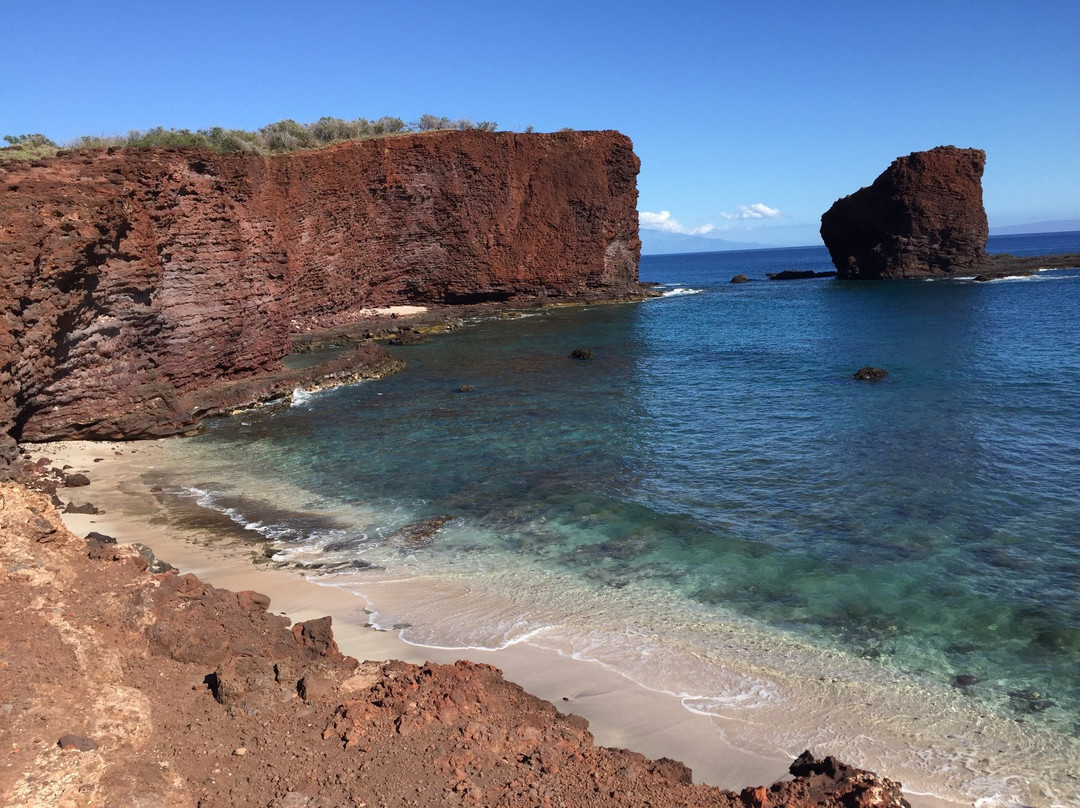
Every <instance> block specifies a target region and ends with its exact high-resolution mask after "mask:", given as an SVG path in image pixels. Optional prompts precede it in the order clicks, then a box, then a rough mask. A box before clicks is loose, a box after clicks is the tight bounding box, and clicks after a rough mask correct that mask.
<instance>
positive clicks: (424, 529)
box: [387, 516, 455, 544]
mask: <svg viewBox="0 0 1080 808" xmlns="http://www.w3.org/2000/svg"><path fill="white" fill-rule="evenodd" d="M454 519H455V517H453V516H433V517H431V518H430V519H424V520H423V521H422V522H415V523H413V524H411V525H409V526H407V527H403V528H402V529H401V530H398V531H395V532H394V533H392V534H390V536H389V537H388V538H387V541H389V542H398V543H402V544H421V543H424V544H426V543H428V542H430V541H431V539H432V537H434V535H435V534H436V533H438V532H439V528H441V527H442V526H443V525H445V524H446V523H447V522H451V521H453V520H454Z"/></svg>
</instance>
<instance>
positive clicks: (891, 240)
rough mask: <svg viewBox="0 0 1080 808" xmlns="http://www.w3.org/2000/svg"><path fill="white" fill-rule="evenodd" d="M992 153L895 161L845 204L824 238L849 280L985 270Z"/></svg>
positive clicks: (944, 151)
mask: <svg viewBox="0 0 1080 808" xmlns="http://www.w3.org/2000/svg"><path fill="white" fill-rule="evenodd" d="M985 165H986V154H985V153H984V152H983V151H982V150H981V149H958V148H956V147H954V146H939V147H938V148H936V149H931V150H930V151H925V152H914V153H912V154H909V155H908V156H907V157H900V158H898V159H897V160H895V161H893V163H892V165H890V166H889V167H888V168H887V169H886V170H885V172H884V173H882V174H881V176H879V177H878V178H877V179H876V180H874V183H873V185H871V186H869V187H868V188H861V189H859V190H858V191H856V192H855V193H853V194H851V195H850V196H845V197H844V198H843V199H840V200H837V201H836V202H835V203H834V204H833V206H832V207H831V208H829V210H828V211H827V212H826V213H825V214H824V215H823V216H822V217H821V238H822V240H823V241H824V242H825V246H826V247H828V249H829V254H830V255H831V256H832V261H833V264H834V265H835V266H836V270H837V273H838V274H839V276H840V277H841V278H854V279H875V278H925V277H932V276H935V275H949V274H952V273H956V272H965V273H967V272H971V271H973V270H978V269H979V268H981V267H982V266H984V265H985V264H986V263H987V260H988V259H987V255H986V239H987V236H988V235H989V229H988V227H987V222H986V211H985V209H984V208H983V201H982V174H983V168H984V166H985Z"/></svg>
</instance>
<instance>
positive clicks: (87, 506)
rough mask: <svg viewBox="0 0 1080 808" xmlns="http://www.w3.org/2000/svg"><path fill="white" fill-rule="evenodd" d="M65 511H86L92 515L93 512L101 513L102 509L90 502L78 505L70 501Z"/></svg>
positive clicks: (85, 512)
mask: <svg viewBox="0 0 1080 808" xmlns="http://www.w3.org/2000/svg"><path fill="white" fill-rule="evenodd" d="M64 513H84V514H90V515H91V516H92V515H93V514H96V513H101V511H99V510H98V509H97V508H96V507H95V506H93V505H91V504H90V503H89V502H84V503H83V504H82V505H76V504H75V503H74V502H69V503H68V504H67V507H65V508H64Z"/></svg>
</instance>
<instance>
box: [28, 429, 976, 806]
mask: <svg viewBox="0 0 1080 808" xmlns="http://www.w3.org/2000/svg"><path fill="white" fill-rule="evenodd" d="M29 449H30V456H31V457H32V458H34V459H37V458H38V457H42V456H45V457H49V458H51V459H52V460H53V461H54V464H56V465H58V466H70V467H71V470H72V471H82V472H85V473H86V474H87V475H88V476H89V477H90V480H91V484H90V485H88V486H84V487H80V488H74V489H61V492H60V493H61V498H62V499H64V500H65V501H67V500H70V501H72V502H74V503H76V504H82V503H85V502H90V503H93V504H94V505H95V506H96V507H97V508H98V509H99V510H100V511H101V513H98V514H93V515H88V514H76V513H67V514H63V518H64V521H65V524H66V525H67V526H68V527H69V528H70V529H71V530H72V531H73V532H75V533H76V534H78V535H86V533H88V532H90V531H98V532H101V533H105V534H107V535H110V536H114V537H115V538H116V539H117V540H118V541H120V542H141V543H143V544H146V545H148V546H149V547H151V548H152V549H153V551H154V553H155V554H156V555H157V556H158V557H159V558H160V559H162V560H164V561H167V562H168V563H170V564H172V565H174V566H176V567H178V568H179V569H180V570H181V571H183V572H192V573H195V574H196V575H198V576H199V577H200V578H202V579H203V580H205V581H207V582H209V583H212V584H214V585H216V586H220V587H225V588H228V589H232V590H237V591H240V590H249V589H252V590H256V591H259V592H262V593H264V594H266V595H268V596H269V597H270V598H271V610H272V611H274V612H277V613H281V614H285V615H287V616H288V617H289V618H290V619H292V620H293V621H302V620H307V619H311V618H316V617H321V616H323V615H326V614H329V615H332V616H333V618H334V634H335V637H336V639H337V641H338V643H339V645H340V647H341V649H342V651H343V652H344V653H346V654H348V655H350V656H354V657H356V658H357V659H360V660H387V659H401V660H404V661H408V662H415V663H422V662H425V661H431V662H440V663H451V662H454V661H456V660H457V659H459V658H461V657H462V656H463V654H462V652H460V651H457V650H453V649H450V650H447V649H437V648H427V647H418V646H415V645H410V644H409V643H406V642H404V641H403V640H401V639H400V638H399V637H398V636H397V634H396V633H395V632H390V631H378V630H375V629H373V628H371V627H370V625H369V624H368V611H367V607H368V603H367V601H366V600H365V599H364V598H363V597H362V596H358V595H356V594H352V593H350V592H349V591H346V590H344V589H341V588H338V587H332V586H323V585H319V584H316V583H314V582H313V581H309V580H307V578H306V575H305V573H303V572H300V571H296V570H289V569H282V568H275V567H273V566H270V565H266V564H261V565H257V564H255V563H253V556H255V555H257V552H255V548H253V547H252V546H241V545H238V544H235V543H233V542H230V541H222V540H220V539H215V537H214V536H213V534H212V531H194V532H193V531H191V530H190V529H184V530H181V529H179V528H177V527H176V526H175V525H173V524H171V523H170V521H169V519H168V518H167V516H166V514H165V509H164V508H163V507H162V505H161V503H160V501H159V499H158V497H157V496H156V495H155V494H154V493H152V492H151V490H150V486H149V485H148V484H147V483H146V482H145V480H143V479H142V476H143V475H144V474H145V472H146V471H148V470H152V469H155V468H160V467H161V464H163V463H167V462H168V458H167V457H166V452H165V446H164V442H161V441H158V442H138V443H132V442H122V443H121V442H117V443H112V442H80V441H72V442H63V443H52V444H39V445H35V446H31V447H29ZM468 657H469V658H470V659H472V660H473V661H474V662H484V663H488V664H491V665H495V666H496V667H498V668H500V669H502V670H503V672H504V674H505V675H506V677H507V678H508V679H510V680H512V681H515V682H517V683H519V684H521V685H522V686H523V687H525V688H526V689H527V690H529V691H530V692H532V693H534V694H535V695H538V696H540V697H541V698H544V699H547V700H549V701H551V702H553V703H554V704H556V706H558V708H559V709H561V710H563V711H568V712H573V713H576V714H578V715H581V716H583V717H585V718H586V719H588V720H589V722H590V729H591V731H592V732H593V734H594V735H595V737H596V741H597V743H599V744H602V745H605V746H615V747H625V748H629V749H632V750H633V751H637V752H641V753H642V754H645V755H647V756H650V757H654V758H660V757H670V758H674V759H676V760H680V761H682V762H684V763H686V764H687V765H688V766H690V767H691V769H693V772H694V780H695V782H701V783H708V784H710V785H718V786H722V787H725V788H730V789H736V790H737V789H741V788H743V787H745V786H748V785H751V784H756V783H762V782H771V781H773V780H776V779H778V778H781V777H783V776H784V774H785V771H786V769H787V766H788V764H789V763H790V761H789V760H788V759H787V758H785V757H783V756H781V755H776V756H775V757H770V756H768V755H763V754H760V753H756V754H755V753H749V752H746V751H744V750H741V749H737V748H734V747H733V746H731V745H730V744H729V743H727V742H726V741H725V729H726V728H725V721H724V720H722V719H719V718H717V717H714V716H705V715H700V714H696V713H692V712H690V711H688V710H686V709H685V708H684V707H683V706H682V704H681V703H680V701H679V699H677V698H676V697H674V696H671V695H669V694H664V693H658V692H655V691H651V690H648V689H646V688H643V687H641V686H639V685H637V684H635V683H633V682H631V681H629V680H627V679H625V678H624V677H622V676H620V675H619V674H617V673H615V672H613V671H610V670H607V669H605V668H603V667H602V666H600V665H597V664H593V663H588V662H584V661H579V660H575V659H571V658H568V657H564V656H560V655H559V654H556V653H554V652H551V651H546V650H543V649H540V648H536V647H533V646H529V645H527V644H517V645H512V646H510V647H507V648H504V649H500V650H498V651H491V652H483V651H475V650H470V651H469V652H468ZM811 751H814V752H816V753H819V754H827V753H828V751H829V750H815V749H812V750H811ZM907 796H908V799H909V801H910V802H911V803H912V805H913V806H915V808H946V806H953V805H958V804H959V803H953V802H948V801H945V800H940V799H937V798H934V797H928V796H923V795H917V794H911V793H908V794H907Z"/></svg>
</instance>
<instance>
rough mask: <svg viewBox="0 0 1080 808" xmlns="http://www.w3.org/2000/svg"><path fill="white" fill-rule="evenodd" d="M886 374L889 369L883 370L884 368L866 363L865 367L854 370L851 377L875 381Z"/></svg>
mask: <svg viewBox="0 0 1080 808" xmlns="http://www.w3.org/2000/svg"><path fill="white" fill-rule="evenodd" d="M888 375H889V371H887V370H885V368H876V367H873V366H872V365H867V366H866V367H863V368H859V369H858V370H856V371H855V374H854V375H853V376H852V377H851V378H853V379H858V380H859V381H861V382H872V381H877V380H878V379H884V378H885V377H886V376H888Z"/></svg>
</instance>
